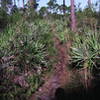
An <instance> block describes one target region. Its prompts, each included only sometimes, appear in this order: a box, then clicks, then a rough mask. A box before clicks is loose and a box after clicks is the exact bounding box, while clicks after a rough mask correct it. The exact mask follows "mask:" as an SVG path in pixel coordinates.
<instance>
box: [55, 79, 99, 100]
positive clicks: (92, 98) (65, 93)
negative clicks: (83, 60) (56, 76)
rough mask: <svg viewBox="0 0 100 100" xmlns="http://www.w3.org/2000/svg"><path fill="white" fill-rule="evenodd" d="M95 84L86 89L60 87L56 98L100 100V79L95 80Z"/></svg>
mask: <svg viewBox="0 0 100 100" xmlns="http://www.w3.org/2000/svg"><path fill="white" fill-rule="evenodd" d="M94 83H95V85H94V86H93V87H92V88H89V89H88V90H86V89H85V88H83V87H78V88H74V89H71V90H64V89H63V88H58V89H57V90H56V92H55V99H54V100H100V81H99V82H98V81H97V80H95V81H94Z"/></svg>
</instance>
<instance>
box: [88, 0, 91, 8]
mask: <svg viewBox="0 0 100 100" xmlns="http://www.w3.org/2000/svg"><path fill="white" fill-rule="evenodd" d="M88 6H89V8H91V0H88Z"/></svg>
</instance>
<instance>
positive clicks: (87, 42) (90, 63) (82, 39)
mask: <svg viewBox="0 0 100 100" xmlns="http://www.w3.org/2000/svg"><path fill="white" fill-rule="evenodd" d="M99 38H100V33H94V32H92V31H89V32H86V33H85V34H83V35H76V37H75V40H74V41H73V45H72V48H71V58H72V59H71V62H72V63H73V65H74V67H77V68H83V67H88V68H89V69H90V70H92V69H93V67H96V68H98V67H99V66H98V65H97V62H96V60H97V59H100V44H99V43H100V40H99Z"/></svg>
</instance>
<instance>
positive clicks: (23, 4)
mask: <svg viewBox="0 0 100 100" xmlns="http://www.w3.org/2000/svg"><path fill="white" fill-rule="evenodd" d="M23 8H25V0H23Z"/></svg>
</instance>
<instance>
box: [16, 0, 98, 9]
mask: <svg viewBox="0 0 100 100" xmlns="http://www.w3.org/2000/svg"><path fill="white" fill-rule="evenodd" d="M27 1H28V0H25V2H27ZM48 1H49V0H40V1H39V8H41V7H42V6H46V4H47V2H48ZM87 1H88V0H75V4H76V6H78V4H79V3H81V7H82V8H84V7H85V6H86V5H87ZM91 1H92V3H96V2H97V1H98V0H91ZM57 2H58V3H59V4H62V2H63V0H57ZM66 5H68V6H69V5H70V0H66ZM18 6H22V0H20V5H18Z"/></svg>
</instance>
